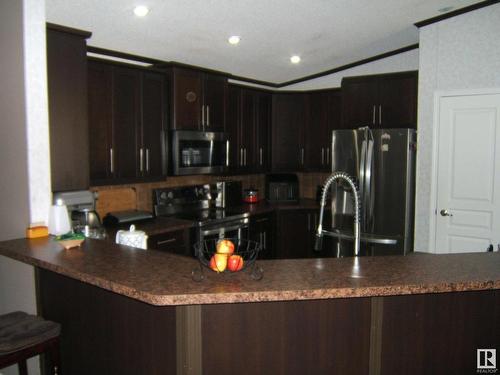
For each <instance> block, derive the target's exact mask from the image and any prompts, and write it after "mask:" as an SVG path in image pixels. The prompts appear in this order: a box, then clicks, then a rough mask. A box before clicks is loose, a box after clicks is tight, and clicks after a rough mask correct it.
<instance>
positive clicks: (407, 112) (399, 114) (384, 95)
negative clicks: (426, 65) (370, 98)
mask: <svg viewBox="0 0 500 375" xmlns="http://www.w3.org/2000/svg"><path fill="white" fill-rule="evenodd" d="M379 82H380V98H379V103H380V107H379V108H378V111H379V112H378V114H377V115H378V117H379V126H380V127H382V128H416V127H417V85H418V78H417V73H416V72H411V73H405V74H402V75H396V74H395V75H386V76H383V77H382V78H381V79H380V81H379Z"/></svg>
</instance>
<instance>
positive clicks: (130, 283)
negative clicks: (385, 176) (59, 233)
mask: <svg viewBox="0 0 500 375" xmlns="http://www.w3.org/2000/svg"><path fill="white" fill-rule="evenodd" d="M0 255H4V256H7V257H10V258H13V259H16V260H19V261H21V262H24V263H28V264H31V265H33V266H36V267H40V268H43V269H46V270H49V271H53V272H56V273H58V274H62V275H65V276H68V277H71V278H74V279H77V280H80V281H83V282H85V283H88V284H91V285H95V286H98V287H101V288H103V289H106V290H110V291H112V292H115V293H118V294H121V295H125V296H128V297H131V298H134V299H137V300H140V301H143V302H146V303H148V304H152V305H160V306H161V305H190V304H212V303H236V302H258V301H287V300H311V299H326V298H352V297H372V296H386V295H406V294H422V293H441V292H454V291H472V290H487V289H500V253H499V252H494V253H478V254H449V255H430V254H412V255H408V256H385V257H382V256H381V257H362V258H360V259H359V263H360V270H361V274H362V275H363V276H364V277H362V278H352V277H350V275H351V271H352V265H353V259H354V258H341V259H333V258H325V259H290V260H263V261H258V262H257V264H258V266H260V267H262V268H263V270H264V277H263V278H262V279H261V280H253V279H251V278H250V275H249V273H248V272H239V273H235V274H226V273H224V274H216V273H215V272H212V271H211V270H209V269H204V275H205V279H204V280H202V281H201V282H196V281H194V280H192V278H191V271H192V270H193V269H194V268H196V267H198V261H197V260H196V259H193V258H190V257H183V256H179V255H175V254H169V253H164V252H160V251H144V250H139V249H135V248H131V247H127V246H120V245H116V244H112V243H109V242H107V241H99V240H92V239H87V240H85V242H84V243H83V244H82V247H81V248H77V249H71V250H64V249H63V248H62V247H61V245H60V244H58V243H57V242H56V241H54V239H53V238H52V237H49V238H41V239H32V240H28V239H18V240H11V241H4V242H0Z"/></svg>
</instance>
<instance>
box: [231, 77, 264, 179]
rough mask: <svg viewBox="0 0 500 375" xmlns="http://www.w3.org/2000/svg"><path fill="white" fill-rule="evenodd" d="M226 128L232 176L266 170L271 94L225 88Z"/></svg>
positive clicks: (239, 88) (237, 88)
mask: <svg viewBox="0 0 500 375" xmlns="http://www.w3.org/2000/svg"><path fill="white" fill-rule="evenodd" d="M228 103H229V105H228V111H227V124H226V129H227V132H228V135H229V140H230V147H229V148H230V151H229V153H230V171H231V172H232V173H245V172H266V171H268V170H269V159H270V158H269V156H270V150H269V148H270V142H269V138H270V129H271V127H270V120H271V95H270V94H269V93H267V92H263V91H259V90H254V89H247V88H242V87H239V86H233V85H230V86H229V99H228Z"/></svg>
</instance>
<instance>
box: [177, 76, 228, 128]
mask: <svg viewBox="0 0 500 375" xmlns="http://www.w3.org/2000/svg"><path fill="white" fill-rule="evenodd" d="M172 82H173V95H172V104H173V105H172V108H173V112H172V128H173V129H177V130H203V131H224V129H225V123H226V100H227V78H226V77H223V76H218V75H212V74H208V73H203V72H200V71H197V70H192V69H184V68H172Z"/></svg>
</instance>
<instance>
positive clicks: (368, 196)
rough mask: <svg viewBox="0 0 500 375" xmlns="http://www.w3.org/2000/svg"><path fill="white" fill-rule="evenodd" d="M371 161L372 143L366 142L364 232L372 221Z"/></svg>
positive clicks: (370, 141)
mask: <svg viewBox="0 0 500 375" xmlns="http://www.w3.org/2000/svg"><path fill="white" fill-rule="evenodd" d="M372 161H373V141H372V140H371V139H370V140H368V147H367V150H366V164H365V188H364V193H365V196H364V202H363V203H364V204H363V206H364V215H365V225H366V227H365V230H366V229H368V230H369V229H370V228H369V225H370V224H371V223H372V221H373V217H372V216H373V210H372V204H373V194H372V184H371V181H372V172H373V169H372Z"/></svg>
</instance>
